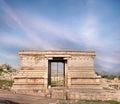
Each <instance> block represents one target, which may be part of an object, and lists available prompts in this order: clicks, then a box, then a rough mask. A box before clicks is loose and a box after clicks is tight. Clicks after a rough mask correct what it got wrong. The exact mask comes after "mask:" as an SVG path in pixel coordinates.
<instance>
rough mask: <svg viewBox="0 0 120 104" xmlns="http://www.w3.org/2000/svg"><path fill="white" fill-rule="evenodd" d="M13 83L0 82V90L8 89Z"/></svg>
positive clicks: (7, 81)
mask: <svg viewBox="0 0 120 104" xmlns="http://www.w3.org/2000/svg"><path fill="white" fill-rule="evenodd" d="M12 84H13V81H10V80H0V89H8V90H9V89H10V88H11V87H12Z"/></svg>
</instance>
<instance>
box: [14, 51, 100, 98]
mask: <svg viewBox="0 0 120 104" xmlns="http://www.w3.org/2000/svg"><path fill="white" fill-rule="evenodd" d="M19 55H20V59H21V60H20V61H21V70H20V72H19V73H18V74H17V75H16V76H14V84H13V87H12V90H14V91H16V92H18V93H25V94H33V93H35V94H36V93H38V95H41V96H48V97H49V96H50V94H49V93H48V94H46V91H47V89H48V75H49V74H48V72H49V61H52V60H54V58H58V59H62V60H63V61H65V79H64V83H65V84H64V86H63V87H65V88H67V89H72V88H73V89H76V88H78V89H79V90H83V89H85V90H86V89H100V88H101V87H100V77H99V76H97V75H96V74H95V71H94V58H95V52H87V51H32V50H31V51H27V50H25V51H20V53H19ZM44 90H46V91H45V92H44ZM52 93H54V91H53V92H52ZM56 93H57V95H55V96H52V97H53V98H54V97H56V98H59V97H61V96H62V95H63V96H64V93H62V92H61V91H60V92H59V91H57V90H56ZM65 93H66V92H65ZM54 94H55V93H54ZM58 96H59V97H58ZM70 96H73V98H77V99H78V98H79V97H80V96H79V95H78V94H77V95H74V94H73V95H70ZM63 99H64V98H63Z"/></svg>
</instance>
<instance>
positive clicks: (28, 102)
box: [0, 90, 59, 104]
mask: <svg viewBox="0 0 120 104" xmlns="http://www.w3.org/2000/svg"><path fill="white" fill-rule="evenodd" d="M0 100H10V101H13V102H17V103H19V104H59V101H58V100H56V99H49V98H42V97H38V96H30V95H21V94H14V93H12V92H10V91H5V90H0Z"/></svg>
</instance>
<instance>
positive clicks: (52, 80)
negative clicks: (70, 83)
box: [48, 58, 65, 87]
mask: <svg viewBox="0 0 120 104" xmlns="http://www.w3.org/2000/svg"><path fill="white" fill-rule="evenodd" d="M48 85H49V86H51V87H63V86H65V61H64V60H62V59H61V58H53V60H50V61H49V70H48Z"/></svg>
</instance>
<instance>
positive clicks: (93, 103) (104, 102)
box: [63, 100, 120, 104]
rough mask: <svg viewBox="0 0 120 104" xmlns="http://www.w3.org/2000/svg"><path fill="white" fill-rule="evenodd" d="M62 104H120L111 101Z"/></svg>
mask: <svg viewBox="0 0 120 104" xmlns="http://www.w3.org/2000/svg"><path fill="white" fill-rule="evenodd" d="M63 104H120V102H117V101H112V100H109V101H100V100H98V101H92V100H91V101H88V100H80V101H78V102H74V101H73V102H71V101H70V102H64V103H63Z"/></svg>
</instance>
